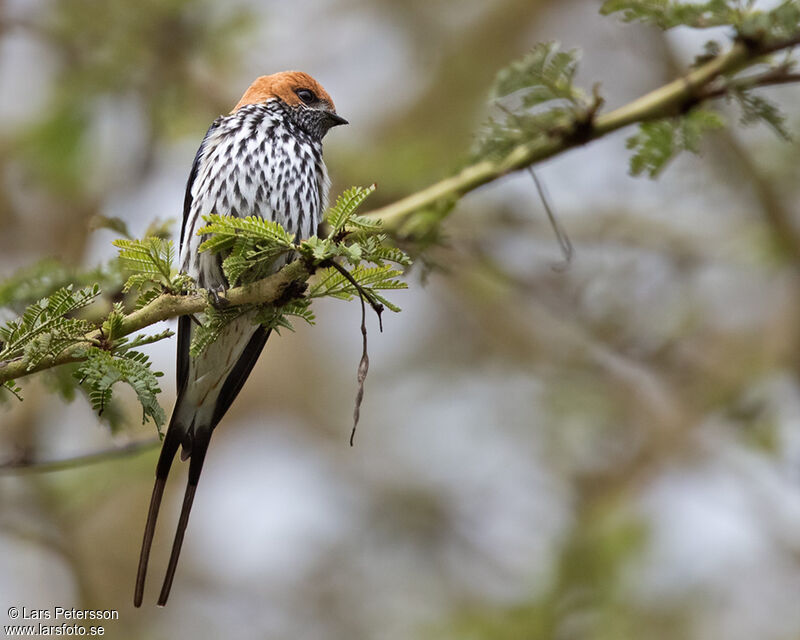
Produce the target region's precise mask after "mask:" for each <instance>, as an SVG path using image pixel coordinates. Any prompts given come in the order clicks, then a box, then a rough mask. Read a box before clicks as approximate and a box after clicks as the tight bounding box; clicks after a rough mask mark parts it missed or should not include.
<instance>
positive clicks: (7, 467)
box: [0, 438, 161, 475]
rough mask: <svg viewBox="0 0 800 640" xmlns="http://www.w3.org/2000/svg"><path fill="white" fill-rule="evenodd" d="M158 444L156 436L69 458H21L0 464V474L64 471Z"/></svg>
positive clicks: (137, 451)
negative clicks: (32, 459) (38, 459)
mask: <svg viewBox="0 0 800 640" xmlns="http://www.w3.org/2000/svg"><path fill="white" fill-rule="evenodd" d="M159 444H161V440H159V439H158V438H148V439H147V440H140V441H138V442H129V443H128V444H125V445H122V446H121V447H110V448H108V449H101V450H100V451H93V452H92V453H83V454H81V455H77V456H72V457H70V458H61V459H58V460H40V461H30V460H22V461H13V462H6V463H4V464H0V475H7V474H14V475H18V474H20V473H49V472H51V471H65V470H67V469H74V468H75V467H83V466H85V465H87V464H96V463H98V462H105V461H106V460H111V459H113V458H121V457H124V456H129V455H134V454H137V453H140V452H142V451H149V450H150V449H155V448H156V447H157V446H158V445H159Z"/></svg>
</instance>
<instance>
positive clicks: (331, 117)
mask: <svg viewBox="0 0 800 640" xmlns="http://www.w3.org/2000/svg"><path fill="white" fill-rule="evenodd" d="M328 122H329V124H328V128H331V127H338V126H339V125H340V124H350V123H349V122H348V121H347V120H345V119H344V118H342V116H340V115H338V114H336V113H333V112H332V111H331V112H328Z"/></svg>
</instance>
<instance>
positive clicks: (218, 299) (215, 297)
mask: <svg viewBox="0 0 800 640" xmlns="http://www.w3.org/2000/svg"><path fill="white" fill-rule="evenodd" d="M226 291H227V288H226V287H225V285H223V284H221V285H219V286H218V287H212V288H210V289H209V290H208V301H209V302H210V303H211V306H212V307H214V308H215V309H216V310H217V311H219V310H221V309H225V308H227V307H229V306H230V305H231V303H230V300H228V299H227V298H226V297H224V296H225V293H226Z"/></svg>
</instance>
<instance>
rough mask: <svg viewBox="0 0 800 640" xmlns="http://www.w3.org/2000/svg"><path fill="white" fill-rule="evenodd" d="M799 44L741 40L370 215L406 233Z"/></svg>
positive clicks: (704, 95)
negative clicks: (444, 209)
mask: <svg viewBox="0 0 800 640" xmlns="http://www.w3.org/2000/svg"><path fill="white" fill-rule="evenodd" d="M797 45H800V36H794V37H792V38H789V39H786V40H782V41H779V42H771V43H765V44H756V43H750V42H748V43H745V42H742V41H737V42H735V43H734V45H733V46H732V47H731V49H730V50H729V51H728V52H727V53H724V54H721V55H719V56H716V57H715V58H713V59H712V60H710V61H708V62H706V63H705V64H702V65H701V66H699V67H697V68H696V69H694V70H692V71H691V72H689V73H688V74H687V75H685V76H683V77H681V78H678V79H677V80H673V81H672V82H670V83H668V84H666V85H664V86H662V87H659V88H658V89H655V90H654V91H651V92H650V93H647V94H645V95H643V96H642V97H640V98H638V99H636V100H634V101H633V102H630V103H628V104H626V105H624V106H622V107H619V108H617V109H615V110H614V111H611V112H610V113H607V114H604V115H598V116H597V117H595V112H596V110H597V107H598V106H599V102H598V100H597V99H596V101H595V104H594V105H593V106H592V108H591V109H590V110H589V112H588V113H587V114H586V115H587V118H586V119H585V120H584V121H575V122H573V123H572V125H573V126H572V127H570V128H567V129H563V128H562V129H560V130H558V131H554V132H553V135H552V136H551V137H550V138H549V140H548V141H547V142H545V143H542V142H541V139H537V140H535V141H533V142H531V143H523V144H520V145H518V146H517V147H515V148H514V149H512V150H511V151H510V152H509V153H508V154H506V155H505V156H504V157H502V158H499V159H495V160H484V161H481V162H478V163H476V164H473V165H471V166H468V167H466V168H464V169H463V170H462V171H461V172H459V173H458V174H457V175H455V176H452V177H450V178H446V179H444V180H442V181H440V182H437V183H436V184H434V185H431V186H430V187H428V188H426V189H424V190H422V191H419V192H417V193H414V194H412V195H410V196H408V197H406V198H403V199H401V200H398V201H397V202H394V203H392V204H389V205H386V206H384V207H381V208H379V209H374V210H373V211H370V212H369V213H366V214H364V215H366V216H373V217H375V218H380V219H381V220H383V222H384V226H385V228H386V229H390V230H393V231H395V232H400V233H402V232H403V230H404V229H405V228H406V225H407V224H408V223H409V222H410V221H411V220H410V218H411V217H412V216H413V214H416V213H418V212H420V211H425V210H431V209H435V208H437V207H439V206H441V205H442V204H446V203H447V202H452V201H453V200H457V199H459V198H461V197H462V196H464V195H465V194H467V193H469V192H470V191H474V190H475V189H477V188H478V187H481V186H483V185H485V184H488V183H489V182H493V181H494V180H497V179H498V178H501V177H503V176H505V175H507V174H509V173H513V172H515V171H519V170H521V169H525V168H527V167H529V166H531V165H533V164H536V163H537V162H541V161H543V160H546V159H548V158H551V157H553V156H556V155H558V154H560V153H563V152H565V151H568V150H569V149H572V148H574V147H578V146H581V145H584V144H586V143H588V142H591V141H592V140H596V139H598V138H602V137H604V136H606V135H608V134H610V133H613V132H614V131H617V130H619V129H623V128H625V127H627V126H630V125H632V124H637V123H642V122H649V121H652V120H659V119H662V118H668V117H671V116H676V115H680V114H681V113H683V112H685V111H687V110H688V109H690V108H691V107H693V106H696V105H698V104H700V103H702V102H704V101H706V100H710V99H714V98H719V97H723V96H725V95H727V90H726V87H720V88H712V84H713V83H714V82H715V81H716V80H717V79H718V78H719V77H720V76H723V75H726V74H730V73H735V72H737V71H741V70H742V69H745V68H746V67H748V66H751V65H755V64H757V63H758V62H760V61H761V59H762V58H763V57H764V56H765V55H768V54H770V53H775V52H777V51H782V50H786V49H791V48H793V47H795V46H797ZM790 81H791V79H789V78H784V77H782V76H771V77H768V78H764V79H763V81H761V82H759V83H756V84H754V85H753V86H767V85H770V84H785V83H787V82H790Z"/></svg>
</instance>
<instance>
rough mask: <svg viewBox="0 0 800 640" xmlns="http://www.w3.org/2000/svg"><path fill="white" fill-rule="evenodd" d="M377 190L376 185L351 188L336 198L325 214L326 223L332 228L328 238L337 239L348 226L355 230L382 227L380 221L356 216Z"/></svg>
mask: <svg viewBox="0 0 800 640" xmlns="http://www.w3.org/2000/svg"><path fill="white" fill-rule="evenodd" d="M375 188H376V186H375V185H374V184H371V185H370V186H368V187H350V188H349V189H347V190H346V191H344V192H343V193H342V194H341V195H340V196H339V197H338V198H336V202H335V203H334V205H333V206H332V207H331V208H330V209H328V212H327V213H326V214H325V221H326V222H327V223H328V226H329V227H330V233H329V234H328V238H335V237H336V236H338V235H339V234H340V233H341V232H342V231H344V230H345V228H346V227H348V226H350V227H351V228H353V229H355V230H364V229H376V228H377V227H379V226H380V221H377V220H372V219H369V218H364V217H361V216H356V215H355V212H356V210H357V209H358V208H359V207H360V206H361V204H362V203H363V202H364V200H366V199H367V198H368V197H369V196H370V194H372V192H373V191H375Z"/></svg>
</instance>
